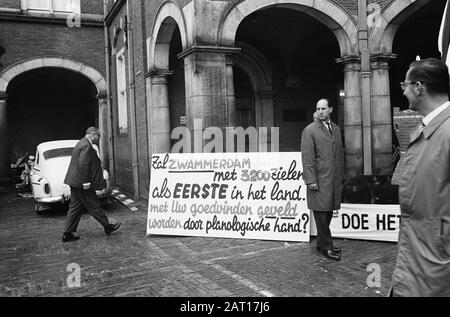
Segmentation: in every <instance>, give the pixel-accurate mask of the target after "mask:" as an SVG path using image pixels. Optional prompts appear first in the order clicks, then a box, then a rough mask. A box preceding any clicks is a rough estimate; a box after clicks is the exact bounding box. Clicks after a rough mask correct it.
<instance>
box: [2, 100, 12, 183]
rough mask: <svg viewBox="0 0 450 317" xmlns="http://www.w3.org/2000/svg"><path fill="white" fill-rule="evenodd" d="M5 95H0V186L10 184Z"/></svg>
mask: <svg viewBox="0 0 450 317" xmlns="http://www.w3.org/2000/svg"><path fill="white" fill-rule="evenodd" d="M6 97H7V95H6V94H3V93H0V185H2V184H8V183H10V182H11V161H10V158H9V154H10V153H9V130H8V116H7V109H6V107H7V104H6Z"/></svg>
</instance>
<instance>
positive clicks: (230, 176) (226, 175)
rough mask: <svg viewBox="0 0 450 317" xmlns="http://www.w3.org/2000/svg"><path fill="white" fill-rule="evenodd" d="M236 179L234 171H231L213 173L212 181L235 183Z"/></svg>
mask: <svg viewBox="0 0 450 317" xmlns="http://www.w3.org/2000/svg"><path fill="white" fill-rule="evenodd" d="M236 179H237V174H236V169H233V171H232V172H230V171H225V172H214V178H213V180H214V181H215V182H220V181H235V180H236Z"/></svg>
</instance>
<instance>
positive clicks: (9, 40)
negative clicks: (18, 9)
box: [0, 21, 105, 75]
mask: <svg viewBox="0 0 450 317" xmlns="http://www.w3.org/2000/svg"><path fill="white" fill-rule="evenodd" d="M0 44H1V45H2V46H3V47H4V48H5V50H6V53H5V54H4V55H3V56H2V59H1V63H2V65H3V67H5V68H6V67H7V66H8V65H11V64H13V63H16V62H20V61H22V60H24V59H28V58H33V57H38V56H56V57H61V58H68V59H71V60H74V61H77V62H81V63H83V64H86V65H89V66H91V67H94V68H95V69H96V70H98V71H99V72H100V73H102V74H103V75H104V74H105V57H104V54H103V51H104V50H103V47H104V33H103V29H102V28H99V27H91V26H84V27H83V26H82V27H80V28H70V27H68V26H67V25H60V24H36V23H27V22H20V23H19V22H10V21H0ZM0 70H1V69H0Z"/></svg>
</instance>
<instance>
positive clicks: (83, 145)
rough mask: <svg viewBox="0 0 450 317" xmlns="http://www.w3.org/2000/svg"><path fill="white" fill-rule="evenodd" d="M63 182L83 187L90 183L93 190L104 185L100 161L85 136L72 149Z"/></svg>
mask: <svg viewBox="0 0 450 317" xmlns="http://www.w3.org/2000/svg"><path fill="white" fill-rule="evenodd" d="M64 183H65V184H67V185H69V186H71V187H75V188H83V184H85V183H91V189H93V190H99V189H103V188H105V187H106V181H105V179H104V178H103V168H102V163H101V161H100V159H99V157H98V155H97V152H96V151H95V149H94V148H93V147H92V144H91V142H90V141H89V140H88V139H87V138H86V137H84V138H82V139H81V140H80V141H79V142H78V143H77V145H75V148H74V149H73V152H72V159H71V160H70V164H69V169H68V170H67V174H66V178H65V179H64Z"/></svg>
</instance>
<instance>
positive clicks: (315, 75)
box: [233, 6, 344, 151]
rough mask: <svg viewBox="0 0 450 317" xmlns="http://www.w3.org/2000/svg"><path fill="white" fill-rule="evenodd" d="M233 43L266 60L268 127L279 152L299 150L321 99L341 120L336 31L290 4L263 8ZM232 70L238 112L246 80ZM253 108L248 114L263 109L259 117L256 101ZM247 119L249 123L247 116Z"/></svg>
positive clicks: (244, 24)
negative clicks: (276, 136)
mask: <svg viewBox="0 0 450 317" xmlns="http://www.w3.org/2000/svg"><path fill="white" fill-rule="evenodd" d="M300 8H301V7H300V6H299V7H298V8H297V9H300ZM235 41H236V46H239V43H245V45H247V46H249V47H252V48H253V49H254V51H257V52H259V53H260V54H261V55H262V56H263V57H264V59H265V60H266V61H267V63H266V65H264V67H266V68H268V67H270V69H267V70H266V72H270V74H271V76H272V78H270V81H271V90H272V91H271V95H270V98H271V100H272V109H270V115H271V116H272V118H271V122H272V124H273V126H276V127H279V128H280V131H279V134H280V136H281V138H280V140H279V142H280V143H279V150H280V151H300V144H301V142H300V136H301V133H302V130H303V129H304V127H306V126H307V125H308V124H309V123H311V122H312V118H313V113H314V111H315V106H316V102H317V100H319V99H320V98H328V99H329V100H330V103H331V104H332V105H333V106H334V112H333V116H332V120H334V121H335V122H339V121H341V119H342V117H341V116H339V112H340V110H341V108H342V107H343V104H340V103H341V98H339V94H340V91H341V90H342V89H343V86H344V76H343V72H342V66H340V65H338V64H337V63H336V59H337V58H339V57H340V56H341V54H340V45H339V42H338V40H337V38H336V36H335V34H333V32H332V31H331V30H330V29H329V28H328V27H327V26H326V25H324V24H323V23H322V22H320V21H319V20H318V19H317V18H315V17H313V16H311V15H310V14H307V13H305V12H302V10H296V9H295V6H293V7H292V8H291V7H289V8H287V7H283V6H273V7H270V8H263V9H260V10H257V11H256V12H253V13H251V14H249V15H248V16H246V17H245V18H244V19H243V20H242V22H241V23H240V24H239V26H238V28H237V32H236V38H235ZM269 65H270V66H269ZM233 72H234V76H235V81H234V89H235V97H236V111H237V112H238V113H240V109H239V101H240V99H241V97H240V95H241V94H242V90H243V88H244V87H246V86H248V83H247V82H246V77H245V76H242V72H241V71H240V70H239V69H238V68H237V67H235V68H234V70H233ZM246 100H247V101H248V99H246ZM247 103H248V102H247ZM254 107H256V108H255V109H254V110H253V111H250V112H249V114H250V115H253V116H254V114H255V113H258V112H263V114H262V116H264V111H261V109H258V105H257V104H255V105H254ZM265 110H266V111H267V109H265ZM241 121H242V120H241ZM247 121H249V122H254V120H253V119H251V118H249V119H248V120H247Z"/></svg>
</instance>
